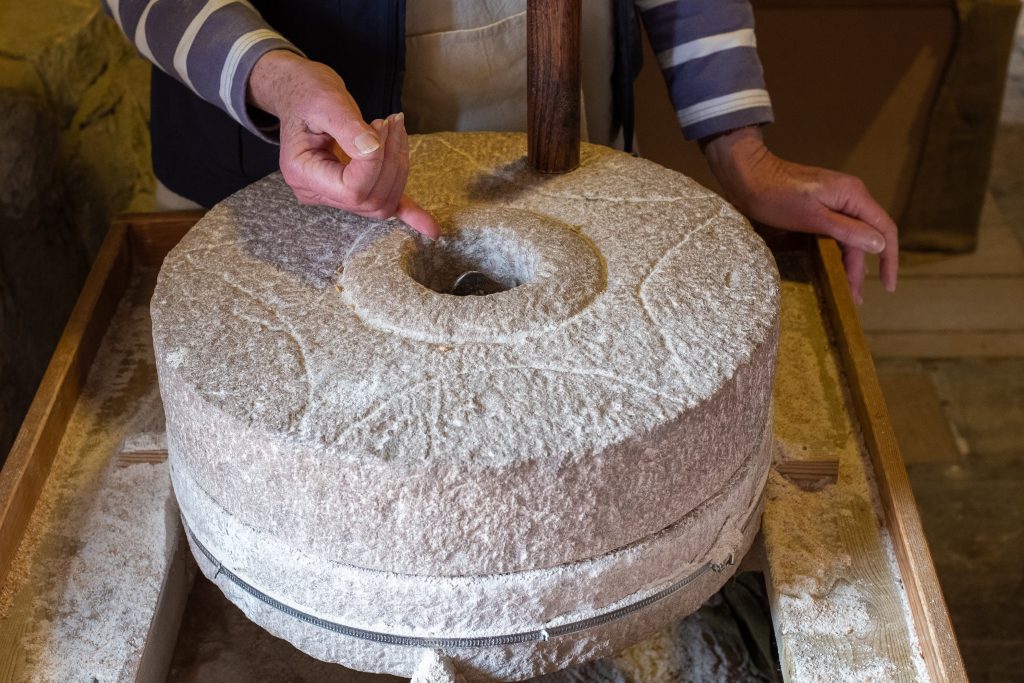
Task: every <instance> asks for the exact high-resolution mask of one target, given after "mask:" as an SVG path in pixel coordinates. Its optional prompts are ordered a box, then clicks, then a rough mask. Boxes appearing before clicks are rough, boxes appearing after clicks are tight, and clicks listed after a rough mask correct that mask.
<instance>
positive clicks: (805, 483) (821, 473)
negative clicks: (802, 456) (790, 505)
mask: <svg viewBox="0 0 1024 683" xmlns="http://www.w3.org/2000/svg"><path fill="white" fill-rule="evenodd" d="M775 471H776V472H778V473H779V474H781V475H782V476H784V477H785V478H786V479H788V480H789V481H791V482H793V483H794V484H796V485H797V486H799V487H800V488H802V489H803V490H805V491H820V490H821V489H823V488H825V487H826V486H830V485H831V484H835V483H836V481H837V480H838V479H839V461H838V460H787V461H784V462H780V463H776V464H775Z"/></svg>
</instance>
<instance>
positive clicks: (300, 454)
mask: <svg viewBox="0 0 1024 683" xmlns="http://www.w3.org/2000/svg"><path fill="white" fill-rule="evenodd" d="M411 147H412V149H411V172H410V182H409V186H408V191H409V193H410V194H411V195H412V196H413V197H414V198H415V199H417V200H418V201H419V202H420V203H421V204H423V205H424V206H425V207H426V208H427V209H429V210H431V211H432V212H433V213H434V214H435V215H436V216H437V217H438V219H439V220H440V222H441V223H442V225H443V226H444V230H445V235H444V236H443V237H442V238H441V239H439V240H438V241H436V242H429V241H427V240H424V239H422V238H419V237H418V236H417V235H415V234H414V233H412V232H411V231H410V230H409V229H408V228H407V227H406V226H404V224H402V223H400V222H398V221H397V220H393V219H392V220H385V221H379V220H372V219H366V218H360V217H358V216H353V215H350V214H347V213H344V212H341V211H337V210H332V209H327V208H323V207H309V206H301V205H299V204H298V203H297V202H296V200H295V199H294V197H293V196H292V193H291V191H290V190H289V188H288V187H287V186H286V185H285V184H284V182H283V180H282V179H281V177H280V176H279V175H273V176H270V177H268V178H266V179H265V180H262V181H260V182H258V183H256V184H254V185H252V186H250V187H249V188H246V189H245V190H243V191H241V192H239V193H237V194H235V195H234V196H232V197H230V198H229V199H227V200H226V201H224V202H223V203H221V204H220V205H218V206H217V207H215V208H214V209H213V210H211V211H210V212H209V213H208V214H207V215H206V217H205V218H203V220H201V221H200V222H199V224H198V225H197V226H196V227H195V228H194V229H193V230H192V231H191V232H190V233H189V234H188V235H187V236H186V237H185V239H184V240H182V242H181V244H179V245H178V246H177V247H176V248H175V249H174V251H172V252H171V254H170V255H169V256H168V257H167V259H166V261H165V262H164V265H163V269H162V270H161V273H160V278H159V282H158V285H157V288H156V292H155V294H154V297H153V304H152V313H153V334H154V342H155V348H156V358H157V368H158V371H159V377H160V388H161V393H162V395H163V399H164V404H165V406H166V410H167V437H168V447H169V450H170V462H171V471H172V478H173V482H174V487H175V492H176V494H177V496H178V499H179V504H180V507H181V511H182V515H183V518H184V521H185V524H186V527H187V529H188V532H189V536H190V541H191V542H192V547H193V551H194V553H195V554H196V557H197V559H198V561H199V564H200V567H201V568H202V570H203V571H204V573H205V574H206V575H207V576H208V577H210V578H211V579H213V580H214V581H215V582H216V583H217V584H218V585H219V586H220V587H221V589H222V590H223V591H224V592H225V594H227V596H228V597H229V598H230V599H231V600H232V601H234V602H235V603H236V604H238V605H239V606H240V607H241V608H242V609H243V610H244V611H245V612H246V613H247V614H248V615H249V617H250V618H252V619H253V620H254V621H256V622H258V623H259V624H261V625H263V626H264V627H265V628H267V629H268V630H270V631H271V632H273V633H274V634H276V635H278V636H281V637H283V638H286V639H288V640H289V641H291V642H292V643H294V644H295V645H296V647H298V648H300V649H301V650H304V651H306V652H308V653H310V654H311V655H313V656H316V657H319V658H321V659H325V660H328V661H334V662H340V663H343V664H346V665H348V666H351V667H354V668H357V669H362V670H365V671H377V672H388V673H393V674H399V675H405V676H410V675H412V674H413V673H414V672H415V671H417V669H419V670H420V671H421V674H420V677H421V678H423V677H424V676H426V674H423V673H422V672H423V671H426V670H429V671H434V672H435V673H431V674H430V676H428V677H436V676H437V675H440V674H436V672H437V671H449V670H451V671H457V672H458V675H459V676H460V677H465V679H466V680H469V681H473V680H489V679H494V678H498V679H506V680H515V679H522V678H526V677H529V676H532V675H536V674H539V673H543V672H546V671H551V670H555V669H559V668H563V667H566V666H569V665H572V664H574V663H578V662H580V661H582V660H585V659H588V658H592V657H597V656H601V655H603V654H606V653H608V652H611V651H614V650H617V649H619V648H621V647H624V646H625V645H627V644H629V643H630V642H633V641H635V640H638V639H640V638H642V637H643V636H644V635H645V634H646V633H648V632H650V631H652V630H654V629H657V628H660V627H662V626H664V625H665V624H667V623H669V622H671V621H672V620H674V619H677V618H679V617H680V616H682V615H684V614H686V613H688V612H690V611H693V610H695V609H696V608H697V607H699V606H700V604H701V603H702V602H703V601H704V600H705V599H706V598H707V597H708V596H709V595H711V594H712V593H713V592H714V591H716V590H717V589H718V588H719V587H720V586H721V584H722V583H724V581H725V580H726V579H727V578H728V576H729V575H730V574H731V571H732V570H731V569H730V568H729V565H730V564H731V560H732V559H733V558H737V557H739V556H741V555H742V553H743V552H745V551H746V549H747V547H748V546H749V544H750V542H751V539H752V537H753V535H754V533H755V532H756V530H757V526H758V524H757V522H758V517H759V515H760V511H761V494H762V491H763V489H764V482H765V478H766V476H767V470H768V465H769V460H770V440H771V433H770V413H771V386H772V377H773V371H774V360H775V352H776V344H777V336H778V312H779V288H778V275H777V273H776V271H775V267H774V263H773V261H772V258H771V255H770V254H769V252H768V251H767V249H766V248H765V245H764V244H763V243H762V242H761V240H760V239H759V238H758V237H757V236H756V235H755V234H754V233H753V231H752V230H751V229H750V226H749V225H748V223H747V222H746V221H745V220H744V219H743V218H742V217H741V216H740V215H739V214H737V213H736V212H735V211H734V210H733V209H732V208H731V207H730V206H729V205H728V204H726V203H725V202H724V201H723V200H722V199H720V198H718V197H717V196H715V195H714V194H712V193H710V192H708V191H707V190H705V189H704V188H702V187H701V186H699V185H697V184H696V183H694V182H692V181H691V180H689V179H687V178H685V177H684V176H681V175H679V174H678V173H674V172H672V171H668V170H666V169H664V168H661V167H659V166H657V165H656V164H653V163H650V162H647V161H644V160H641V159H636V158H633V157H631V156H629V155H626V154H622V153H619V152H615V151H612V150H610V149H607V148H603V147H598V146H590V145H584V146H583V153H582V157H583V158H582V163H581V165H580V167H579V168H578V169H577V170H576V171H573V172H572V173H569V174H567V175H562V176H538V175H535V174H533V173H532V172H531V171H529V170H528V168H527V167H526V164H525V160H524V156H525V150H526V140H525V137H524V136H521V135H514V134H490V133H487V134H468V133H467V134H436V135H428V136H422V137H414V138H413V139H412V141H411ZM470 270H473V271H479V272H480V273H482V274H484V275H485V276H487V278H489V279H490V280H492V281H494V282H495V283H497V284H498V285H499V286H500V288H501V289H503V291H500V292H497V293H493V294H488V295H486V296H452V295H451V294H448V293H447V292H449V291H450V289H451V287H452V285H453V283H454V281H455V279H456V278H457V277H458V276H459V275H460V274H461V273H464V272H466V271H470ZM431 662H433V663H431ZM453 675H454V674H453Z"/></svg>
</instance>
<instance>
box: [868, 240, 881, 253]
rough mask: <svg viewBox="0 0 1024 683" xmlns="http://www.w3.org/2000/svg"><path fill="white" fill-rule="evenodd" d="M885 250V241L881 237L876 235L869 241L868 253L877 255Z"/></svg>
mask: <svg viewBox="0 0 1024 683" xmlns="http://www.w3.org/2000/svg"><path fill="white" fill-rule="evenodd" d="M883 249H885V240H884V239H882V238H881V237H879V236H878V235H875V236H874V237H872V238H871V239H869V240H868V251H870V252H871V253H872V254H877V253H879V252H881V251H882V250H883Z"/></svg>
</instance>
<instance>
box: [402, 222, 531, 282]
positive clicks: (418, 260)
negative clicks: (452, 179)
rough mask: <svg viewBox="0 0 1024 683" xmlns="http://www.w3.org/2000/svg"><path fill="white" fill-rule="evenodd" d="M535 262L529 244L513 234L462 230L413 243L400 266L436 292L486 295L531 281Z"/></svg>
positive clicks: (417, 280)
mask: <svg viewBox="0 0 1024 683" xmlns="http://www.w3.org/2000/svg"><path fill="white" fill-rule="evenodd" d="M536 261H537V257H536V254H535V253H534V250H533V249H532V248H531V247H530V245H528V244H525V243H524V242H522V241H521V240H520V239H516V236H515V235H509V234H505V233H503V232H498V231H495V230H462V231H460V232H459V233H457V234H455V235H446V236H444V237H440V238H438V239H437V240H435V241H433V242H427V241H421V242H419V243H417V245H416V247H415V248H414V249H413V250H412V251H411V252H410V253H408V254H407V256H406V258H405V262H404V265H405V271H406V272H407V273H408V274H409V276H410V277H412V279H414V280H416V282H418V283H420V284H421V285H423V286H424V287H426V288H427V289H432V290H433V291H435V292H438V293H440V294H456V295H466V294H473V295H489V294H497V293H499V292H505V291H508V290H510V289H514V288H515V287H518V286H520V285H524V284H526V283H528V282H530V281H531V280H533V277H534V269H535V266H536Z"/></svg>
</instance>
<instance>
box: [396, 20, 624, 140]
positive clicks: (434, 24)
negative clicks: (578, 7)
mask: <svg viewBox="0 0 1024 683" xmlns="http://www.w3.org/2000/svg"><path fill="white" fill-rule="evenodd" d="M405 33H406V40H405V46H406V56H405V81H404V84H403V89H402V107H403V109H404V110H405V113H406V121H407V125H408V128H409V131H410V132H414V133H429V132H435V131H448V130H460V131H469V130H498V131H525V130H526V0H407V2H406V17H405ZM612 35H613V34H612V17H611V2H610V0H584V1H583V40H582V43H583V44H582V49H581V53H582V54H581V58H582V63H583V91H584V100H585V104H586V106H585V107H584V109H585V115H584V120H583V122H582V126H581V127H582V130H583V137H584V139H590V140H592V141H594V142H601V143H604V144H609V143H610V142H611V139H610V138H611V73H612V64H613V59H614V55H613V38H612ZM588 133H589V136H588Z"/></svg>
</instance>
